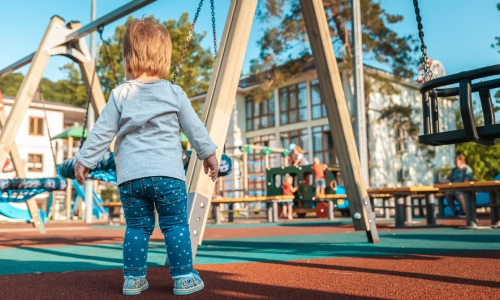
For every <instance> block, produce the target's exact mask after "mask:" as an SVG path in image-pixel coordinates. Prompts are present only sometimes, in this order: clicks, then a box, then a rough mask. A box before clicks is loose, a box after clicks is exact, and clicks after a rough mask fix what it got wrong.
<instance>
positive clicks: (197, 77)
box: [97, 13, 215, 97]
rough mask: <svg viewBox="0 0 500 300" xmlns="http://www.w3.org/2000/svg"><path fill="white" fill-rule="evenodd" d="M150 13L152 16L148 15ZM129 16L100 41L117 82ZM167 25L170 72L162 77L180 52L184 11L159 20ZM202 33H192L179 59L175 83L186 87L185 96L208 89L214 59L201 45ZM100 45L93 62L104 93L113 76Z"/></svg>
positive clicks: (120, 77)
mask: <svg viewBox="0 0 500 300" xmlns="http://www.w3.org/2000/svg"><path fill="white" fill-rule="evenodd" d="M151 17H153V16H151ZM132 20H133V18H132V17H129V18H128V19H127V21H126V22H125V24H124V25H120V26H118V27H116V29H115V33H114V35H113V36H111V37H110V38H109V39H108V40H106V41H105V42H104V43H105V45H106V47H107V50H108V52H109V55H110V58H111V61H112V64H113V67H114V69H115V71H116V76H117V79H118V82H123V80H124V78H125V72H124V68H123V61H122V55H121V53H122V39H123V36H124V34H125V29H126V25H127V24H128V23H130V22H131V21H132ZM162 24H163V25H164V26H165V27H166V28H167V29H168V31H169V33H170V38H171V40H172V64H171V67H170V70H171V72H170V74H169V75H168V76H167V77H165V78H164V79H165V80H172V76H173V73H174V70H175V67H176V66H177V61H178V59H179V57H180V55H181V52H182V48H183V47H184V43H185V41H186V38H187V36H188V32H189V29H190V28H191V22H190V21H189V17H188V14H187V13H183V14H182V15H181V17H180V18H179V20H177V21H176V20H168V21H166V22H162ZM205 36H206V32H203V33H193V36H192V37H191V41H190V44H189V47H188V48H187V51H186V56H185V58H184V61H183V63H182V66H181V69H180V73H179V76H178V77H177V80H176V84H178V85H180V86H181V87H182V88H183V89H184V91H186V93H187V95H188V97H191V96H194V95H197V94H200V93H203V92H205V91H206V90H207V89H208V84H209V82H210V76H211V74H212V66H213V63H214V61H215V58H214V57H213V54H212V53H211V51H210V49H204V48H203V47H202V46H201V45H200V42H201V41H202V40H203V38H204V37H205ZM103 47H104V46H101V49H100V51H99V52H100V56H99V60H98V63H97V66H98V72H99V75H100V79H101V84H102V86H103V89H104V91H105V94H106V96H107V95H109V92H110V91H111V90H112V89H113V88H115V86H116V84H117V83H116V81H115V79H114V77H113V74H112V71H111V68H110V65H109V62H108V60H107V58H106V55H105V52H104V51H105V49H104V48H103Z"/></svg>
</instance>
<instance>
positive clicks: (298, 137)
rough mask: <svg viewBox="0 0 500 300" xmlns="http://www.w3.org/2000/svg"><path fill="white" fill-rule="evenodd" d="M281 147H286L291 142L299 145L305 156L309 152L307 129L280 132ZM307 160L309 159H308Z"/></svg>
mask: <svg viewBox="0 0 500 300" xmlns="http://www.w3.org/2000/svg"><path fill="white" fill-rule="evenodd" d="M280 140H281V147H282V148H285V149H288V146H289V145H290V144H291V143H294V144H295V145H299V146H300V148H302V150H304V152H305V153H304V156H305V157H306V158H307V154H308V153H309V151H310V149H309V134H308V133H307V129H302V130H293V131H288V132H280ZM308 160H309V159H308Z"/></svg>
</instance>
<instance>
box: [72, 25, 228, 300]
mask: <svg viewBox="0 0 500 300" xmlns="http://www.w3.org/2000/svg"><path fill="white" fill-rule="evenodd" d="M171 53H172V43H171V41H170V35H169V32H168V30H167V29H166V28H165V27H164V26H162V25H161V24H159V23H157V22H156V21H154V20H153V19H150V18H143V19H142V20H134V21H132V22H131V23H130V24H128V26H127V29H126V31H125V36H124V37H123V48H122V55H123V60H124V64H125V71H126V79H127V81H126V82H125V83H124V84H122V85H120V86H118V87H117V88H115V89H114V90H113V91H111V94H110V96H109V100H108V103H107V104H106V106H105V107H104V109H103V111H102V113H101V115H100V117H99V119H98V120H97V122H96V124H95V126H94V129H93V130H92V132H91V133H90V134H89V137H88V139H87V141H86V142H85V144H84V145H83V147H82V149H81V150H80V151H79V152H78V153H76V159H77V161H78V163H77V164H76V165H75V176H76V179H77V180H78V182H79V183H80V184H83V183H84V180H85V179H86V177H87V176H88V172H89V169H93V168H95V167H96V164H97V162H98V161H99V159H100V158H101V157H102V156H103V154H104V152H105V151H107V149H108V147H109V145H110V144H111V141H112V140H113V138H114V137H115V136H116V145H115V161H116V173H117V181H118V188H119V191H120V200H121V202H122V205H123V210H124V213H125V219H126V221H127V228H126V231H125V238H124V241H123V264H124V266H123V275H124V277H125V283H124V285H123V294H125V295H137V294H140V293H141V292H142V291H144V290H146V289H147V288H148V282H147V280H146V260H147V256H148V243H149V237H150V235H151V233H152V232H153V230H154V227H155V214H154V210H155V207H156V211H157V213H158V221H159V225H160V228H161V231H162V233H163V235H164V237H165V246H166V248H167V256H168V260H169V262H170V275H171V276H172V278H173V279H174V294H176V295H186V294H191V293H194V292H197V291H199V290H201V289H203V287H204V284H203V281H202V280H201V278H200V277H199V275H198V272H196V271H195V270H193V257H192V250H191V237H190V231H189V226H188V219H187V213H188V206H187V199H186V185H185V179H186V178H185V173H184V166H183V163H182V147H181V133H180V131H181V128H182V130H183V131H184V133H185V134H186V136H187V137H188V139H189V142H190V143H191V144H192V146H193V148H194V149H195V150H196V152H197V154H198V158H199V159H201V160H203V166H204V170H205V174H207V173H208V174H209V176H210V178H211V179H212V180H213V181H215V178H216V177H217V171H218V170H217V169H218V162H217V159H216V157H215V150H216V148H217V147H216V145H215V144H214V143H213V142H212V140H211V139H210V137H209V135H208V133H207V130H206V128H205V126H204V125H203V123H202V122H201V121H200V119H199V118H198V115H197V114H196V112H195V111H194V109H193V108H192V107H191V102H190V101H189V99H188V97H187V96H186V93H185V92H183V91H182V89H181V88H180V87H179V86H177V85H173V84H171V83H170V82H168V81H165V80H162V79H161V78H163V77H165V76H166V75H168V72H169V69H170V59H171Z"/></svg>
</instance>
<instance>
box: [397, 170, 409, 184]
mask: <svg viewBox="0 0 500 300" xmlns="http://www.w3.org/2000/svg"><path fill="white" fill-rule="evenodd" d="M397 176H398V181H399V182H404V181H408V180H410V170H408V169H407V168H401V169H399V170H398V171H397Z"/></svg>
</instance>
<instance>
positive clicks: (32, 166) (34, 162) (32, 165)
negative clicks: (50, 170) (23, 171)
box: [28, 154, 43, 172]
mask: <svg viewBox="0 0 500 300" xmlns="http://www.w3.org/2000/svg"><path fill="white" fill-rule="evenodd" d="M28 171H29V172H43V155H42V154H28Z"/></svg>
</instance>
